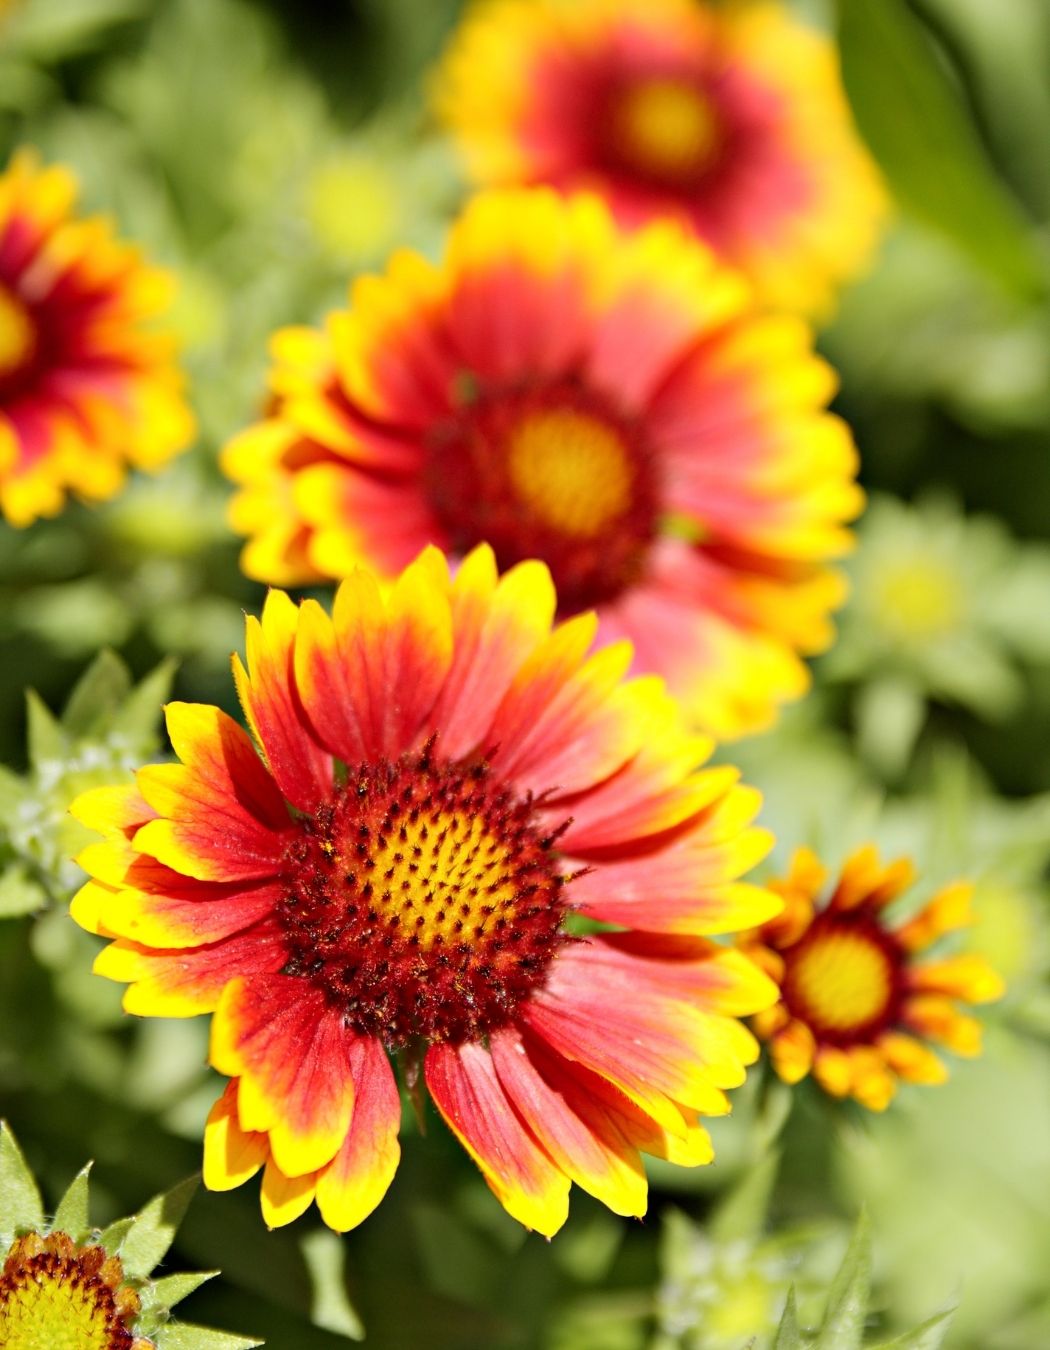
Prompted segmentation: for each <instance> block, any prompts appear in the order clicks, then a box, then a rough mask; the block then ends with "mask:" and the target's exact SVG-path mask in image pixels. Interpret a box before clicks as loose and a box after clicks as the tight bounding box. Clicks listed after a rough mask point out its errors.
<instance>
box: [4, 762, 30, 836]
mask: <svg viewBox="0 0 1050 1350" xmlns="http://www.w3.org/2000/svg"><path fill="white" fill-rule="evenodd" d="M28 796H29V785H28V784H27V783H26V781H25V779H24V778H22V777H20V776H19V775H18V774H17V773H12V771H11V770H10V769H5V768H4V767H3V766H2V765H0V825H6V826H8V827H10V826H11V825H12V824H13V822H14V819H15V816H16V815H17V813H18V809H19V807H20V806H21V805H22V803H23V802H24V801H25V800H26V798H27V797H28Z"/></svg>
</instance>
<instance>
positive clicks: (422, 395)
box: [223, 189, 862, 735]
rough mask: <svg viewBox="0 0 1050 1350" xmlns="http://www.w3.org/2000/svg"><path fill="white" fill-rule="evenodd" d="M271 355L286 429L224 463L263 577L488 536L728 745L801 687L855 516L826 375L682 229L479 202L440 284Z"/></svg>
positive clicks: (393, 557) (426, 280) (402, 292)
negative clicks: (835, 563) (541, 573)
mask: <svg viewBox="0 0 1050 1350" xmlns="http://www.w3.org/2000/svg"><path fill="white" fill-rule="evenodd" d="M274 353H275V356H276V361H277V364H276V369H275V370H274V371H273V374H272V376H271V389H272V392H273V399H272V405H271V411H270V415H269V417H268V418H267V419H266V420H265V421H263V422H261V423H259V424H257V425H256V426H254V427H251V428H249V430H247V431H246V432H243V433H242V434H241V435H240V436H239V437H237V438H236V439H235V440H234V441H233V442H232V443H231V444H230V445H229V446H228V447H227V449H226V451H225V455H224V461H223V463H224V467H225V469H226V472H227V473H228V474H229V475H230V476H231V477H232V478H234V479H235V480H236V481H237V482H240V483H242V484H243V485H244V486H243V490H242V491H241V492H240V493H239V494H238V496H237V497H236V499H235V501H234V504H233V508H232V520H233V523H234V526H235V528H237V529H238V530H239V531H240V532H241V533H244V534H247V535H249V536H251V539H250V542H249V544H248V545H247V547H246V549H245V551H244V555H243V566H244V568H245V571H246V572H247V573H248V574H249V575H250V576H253V577H257V578H259V579H262V580H269V581H272V582H276V583H278V584H290V583H296V582H302V581H308V580H314V579H319V578H321V577H342V576H346V575H348V574H349V573H350V572H351V571H352V570H353V568H354V567H356V566H357V565H358V564H359V563H360V562H362V561H363V562H365V563H367V564H368V565H370V566H375V567H377V568H378V569H380V570H381V571H383V572H385V573H388V574H392V573H396V572H397V571H398V570H399V569H400V568H401V567H403V566H404V565H405V564H406V563H407V562H408V561H409V559H411V558H412V557H414V556H415V554H416V553H417V552H418V551H419V550H420V548H422V547H423V546H424V545H425V544H426V543H428V542H435V543H438V544H439V545H440V546H441V547H443V548H444V549H446V550H448V551H449V552H450V553H453V554H457V555H462V554H463V553H464V552H466V551H467V550H468V549H470V548H471V547H473V546H474V545H475V544H476V543H479V542H481V541H482V540H485V541H487V542H489V543H490V544H491V545H492V546H493V548H494V549H495V551H496V556H497V558H498V560H499V562H500V564H501V565H502V566H510V565H511V564H513V563H516V562H518V561H521V560H522V559H525V558H529V557H533V556H536V557H541V558H543V560H544V561H545V562H546V563H547V564H548V565H549V567H550V568H551V571H552V573H553V575H554V579H555V583H556V585H557V588H558V594H559V597H560V600H561V604H562V609H563V612H565V613H574V612H578V611H580V610H586V609H590V608H592V607H594V606H597V607H598V609H599V613H600V615H601V621H602V635H603V637H604V638H605V639H610V638H619V637H628V638H630V640H631V641H632V642H633V644H634V647H635V651H636V654H637V660H638V667H639V668H640V669H643V670H654V671H658V672H660V673H661V674H664V675H665V676H667V678H668V679H669V682H670V684H671V687H672V690H673V691H674V692H675V694H676V695H678V696H679V697H681V698H683V699H684V700H685V702H686V703H687V705H688V709H689V712H690V714H691V716H692V717H693V718H695V719H696V720H697V721H699V722H700V723H701V724H702V725H703V726H705V727H706V728H707V729H709V730H712V731H714V732H716V733H718V734H722V735H734V734H739V733H741V732H745V731H750V730H754V729H756V728H758V727H761V726H763V725H766V724H768V723H769V722H771V721H772V720H773V719H774V717H775V715H776V709H777V706H778V704H779V703H781V702H782V701H784V700H785V699H790V698H797V697H798V696H799V695H800V694H802V693H803V692H804V691H805V689H806V688H807V686H808V672H807V669H806V667H805V665H804V664H803V662H802V661H801V660H800V659H799V655H798V653H799V652H802V653H807V652H813V651H816V650H819V649H822V648H823V647H825V646H826V645H827V644H828V643H829V642H830V640H831V637H832V629H831V625H830V623H829V621H828V613H829V611H830V610H831V609H832V608H833V606H835V605H836V604H837V603H838V602H839V601H840V599H841V597H842V580H841V578H840V577H839V575H838V574H837V573H836V572H834V571H832V570H830V569H829V568H828V567H827V566H826V565H825V564H826V560H827V559H829V558H831V557H834V556H836V555H838V554H841V553H843V552H844V551H846V550H847V549H848V547H849V545H850V535H849V533H848V531H847V530H846V529H845V528H844V523H845V522H846V521H848V520H849V519H851V518H852V517H853V516H854V515H855V514H856V513H857V511H858V510H859V508H860V504H861V500H862V499H861V494H860V490H859V488H858V487H857V486H856V484H855V483H854V481H853V474H854V471H855V467H856V456H855V452H854V448H853V445H852V441H851V439H850V435H849V432H848V430H847V428H846V427H845V425H844V424H843V423H842V422H840V421H839V420H838V419H837V418H835V417H833V416H832V415H830V414H828V413H826V412H825V411H824V410H823V405H824V403H825V401H826V400H827V398H828V397H829V396H830V394H831V393H832V391H833V389H834V376H833V374H832V372H831V371H830V369H829V368H828V367H827V366H826V365H825V364H824V363H823V362H822V361H821V360H820V359H819V358H817V357H816V356H814V354H813V352H812V349H811V335H810V333H809V331H808V329H807V328H806V326H805V324H804V323H803V322H802V321H801V320H798V319H795V318H784V317H768V316H765V315H760V314H758V313H757V312H756V311H755V310H754V309H753V308H752V307H751V304H750V302H749V299H748V293H747V289H746V287H745V286H744V284H743V283H742V282H741V281H740V280H739V279H738V278H737V277H736V276H735V275H734V274H732V273H729V272H726V271H724V270H722V269H721V268H720V267H719V265H718V264H717V263H716V262H715V261H714V259H713V258H712V257H711V255H710V254H709V253H708V251H707V250H706V249H704V248H703V246H702V245H700V244H698V243H695V242H693V241H691V240H690V239H689V238H688V237H687V236H685V235H684V234H683V233H682V232H681V231H680V230H679V229H678V227H676V226H674V225H670V224H667V223H664V224H658V225H653V226H651V227H649V228H648V229H646V230H643V231H641V232H639V233H637V234H635V235H633V236H625V235H624V234H622V233H621V232H619V231H618V230H617V229H616V227H615V226H614V224H613V222H612V220H611V218H610V216H609V214H608V212H607V211H606V209H605V207H604V206H603V205H602V204H601V202H600V201H599V200H598V199H596V198H578V199H576V200H575V201H574V202H572V203H568V202H566V201H564V200H562V199H560V198H558V197H556V196H555V195H554V194H553V193H550V192H548V191H546V190H544V189H533V190H525V191H510V192H505V193H501V192H493V193H487V194H483V195H482V196H481V197H479V198H477V199H476V200H475V201H474V202H473V203H472V204H471V205H470V206H469V207H468V209H467V211H466V212H465V214H464V215H463V217H462V218H461V219H460V221H459V223H458V224H457V226H456V227H455V229H454V231H453V235H452V238H451V240H450V242H449V246H448V252H447V257H446V260H445V262H444V264H443V265H442V266H441V267H433V266H431V265H430V264H428V263H426V262H424V261H423V259H422V258H420V257H418V256H417V255H415V254H412V253H407V252H401V253H398V254H396V255H395V256H394V258H393V260H392V262H391V264H390V268H389V270H388V272H387V274H386V276H384V277H367V278H364V279H362V280H360V281H359V282H358V283H357V284H356V285H355V287H354V289H353V292H352V307H351V309H350V310H349V311H348V312H343V313H337V314H334V315H332V316H331V317H330V319H329V321H328V325H327V327H326V329H325V330H324V331H323V332H315V331H312V330H309V329H305V328H294V329H286V330H284V331H282V332H280V333H278V335H277V336H276V338H275V340H274Z"/></svg>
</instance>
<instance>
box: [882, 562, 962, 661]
mask: <svg viewBox="0 0 1050 1350" xmlns="http://www.w3.org/2000/svg"><path fill="white" fill-rule="evenodd" d="M874 595H875V610H876V614H877V616H878V621H879V623H880V624H881V626H882V627H883V628H884V629H885V630H886V631H887V632H888V633H889V634H891V636H893V637H894V638H896V639H897V640H898V641H915V640H916V639H923V638H935V637H940V636H942V635H943V634H945V633H950V632H951V631H952V630H953V629H955V628H957V627H958V626H959V623H960V622H961V620H962V617H963V614H964V613H965V609H966V595H965V592H964V590H963V587H962V585H961V583H960V581H959V578H958V576H957V575H956V573H955V572H954V571H953V570H952V569H951V568H950V567H948V566H947V565H946V564H945V563H943V562H941V561H940V560H939V559H937V558H915V557H913V558H907V559H902V560H901V561H900V562H898V563H896V564H894V565H890V566H884V567H883V570H882V572H881V574H880V575H879V576H878V577H877V578H876V579H875V584H874Z"/></svg>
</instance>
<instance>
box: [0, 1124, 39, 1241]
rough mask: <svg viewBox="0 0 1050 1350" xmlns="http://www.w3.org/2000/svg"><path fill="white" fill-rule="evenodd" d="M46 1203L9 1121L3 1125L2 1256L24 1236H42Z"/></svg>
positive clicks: (0, 1131) (0, 1163) (0, 1138)
mask: <svg viewBox="0 0 1050 1350" xmlns="http://www.w3.org/2000/svg"><path fill="white" fill-rule="evenodd" d="M43 1227H44V1202H43V1200H41V1198H40V1192H39V1190H38V1189H37V1184H36V1182H35V1181H34V1180H33V1174H32V1172H30V1170H29V1165H28V1164H27V1162H26V1160H25V1158H24V1157H23V1156H22V1150H21V1149H20V1148H19V1147H18V1144H17V1143H16V1142H15V1137H14V1135H13V1134H12V1133H11V1128H10V1126H9V1125H8V1124H7V1122H6V1121H0V1255H2V1254H3V1253H5V1252H6V1251H7V1249H8V1247H10V1245H11V1243H12V1242H13V1241H14V1240H15V1236H16V1235H17V1234H18V1233H20V1232H23V1231H25V1232H29V1231H35V1232H38V1233H39V1232H42V1231H43Z"/></svg>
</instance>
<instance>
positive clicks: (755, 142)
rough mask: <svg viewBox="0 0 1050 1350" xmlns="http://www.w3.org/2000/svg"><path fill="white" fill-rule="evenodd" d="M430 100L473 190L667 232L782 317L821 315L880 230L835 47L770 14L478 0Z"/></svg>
mask: <svg viewBox="0 0 1050 1350" xmlns="http://www.w3.org/2000/svg"><path fill="white" fill-rule="evenodd" d="M436 96H437V104H438V109H439V112H440V113H441V114H442V115H443V117H444V119H445V121H446V122H447V123H448V125H449V126H450V127H451V129H452V130H453V131H454V133H455V134H456V136H457V138H458V140H459V142H460V144H461V146H462V148H463V151H464V152H465V154H466V156H467V159H468V162H469V165H470V167H471V169H472V170H473V173H474V175H475V177H476V178H477V179H478V180H480V181H481V182H483V183H486V184H499V185H509V184H516V183H547V184H550V185H551V186H553V187H556V188H558V189H559V190H560V191H564V192H572V191H576V190H579V189H580V188H585V189H588V190H595V191H599V192H601V193H602V195H603V196H604V197H605V198H606V199H607V200H608V201H609V203H610V205H611V206H612V208H613V210H614V212H615V213H616V216H617V218H618V219H619V220H621V221H623V222H624V223H626V224H628V225H632V226H633V225H637V224H641V223H643V222H647V221H651V220H654V219H657V218H661V217H667V216H674V217H677V218H678V219H680V220H682V221H684V222H686V223H687V224H688V225H689V226H690V228H692V229H693V230H695V231H696V233H697V234H699V236H700V237H701V238H702V239H704V240H705V241H706V242H707V243H708V244H710V245H711V247H712V248H714V249H715V250H716V251H717V252H718V253H719V255H720V256H721V257H723V258H725V259H726V260H727V261H729V262H731V263H732V264H733V265H734V266H737V267H739V268H741V269H742V270H743V271H744V272H746V273H747V274H748V276H750V277H751V278H752V279H753V281H754V282H755V284H756V286H757V288H758V290H759V292H760V293H761V295H762V297H763V299H765V300H767V301H769V302H770V303H772V304H774V305H776V306H777V307H781V306H782V307H786V308H789V309H797V310H803V311H807V312H812V311H816V310H819V309H823V308H825V307H826V306H827V305H828V303H829V301H830V300H831V298H832V297H833V295H834V290H835V287H836V286H837V285H838V284H839V283H840V282H842V281H844V280H845V279H847V278H848V277H850V276H851V275H853V274H854V273H856V272H857V271H859V270H860V269H861V268H862V267H863V266H864V264H865V262H866V261H867V258H868V256H869V254H870V252H871V249H872V246H873V243H874V240H875V237H876V235H877V233H878V228H879V224H880V221H881V217H882V215H883V197H882V190H881V187H880V185H879V182H878V179H877V176H876V172H875V169H874V166H873V165H872V164H871V162H870V160H869V158H868V156H867V154H866V152H865V151H864V149H863V147H862V146H861V144H860V142H859V140H858V139H857V137H856V134H855V132H854V130H853V127H852V125H851V121H850V115H849V111H848V108H847V106H846V101H845V98H844V95H843V92H842V88H841V85H840V80H839V73H838V67H837V61H836V57H835V53H834V49H833V47H832V45H831V43H830V42H829V41H828V39H826V38H824V37H822V36H820V35H819V34H817V33H816V32H813V31H812V30H810V29H809V28H806V27H804V26H803V25H801V24H799V23H798V22H797V21H796V20H795V19H793V18H792V17H791V16H790V14H789V13H788V11H787V9H786V8H785V7H784V6H783V5H780V4H776V3H765V4H760V5H735V6H734V5H728V6H725V7H724V8H716V7H715V6H713V5H708V4H701V3H693V2H692V0H489V2H488V3H481V4H476V5H475V6H474V8H473V9H472V10H471V11H470V13H469V14H468V17H467V18H466V19H465V20H464V22H463V24H462V26H461V28H460V29H459V31H458V32H457V33H456V35H455V37H454V38H453V40H452V43H451V46H450V48H449V50H448V52H447V54H446V56H445V58H444V61H443V64H442V66H441V68H440V70H439V72H438V76H437V81H436Z"/></svg>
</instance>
